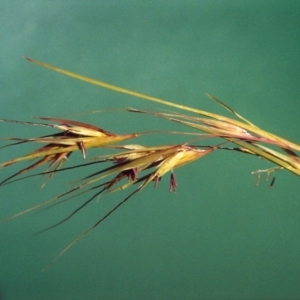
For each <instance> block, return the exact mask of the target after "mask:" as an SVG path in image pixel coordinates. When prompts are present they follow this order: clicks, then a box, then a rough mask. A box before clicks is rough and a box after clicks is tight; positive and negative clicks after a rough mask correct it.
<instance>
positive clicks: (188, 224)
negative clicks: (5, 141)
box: [0, 0, 300, 300]
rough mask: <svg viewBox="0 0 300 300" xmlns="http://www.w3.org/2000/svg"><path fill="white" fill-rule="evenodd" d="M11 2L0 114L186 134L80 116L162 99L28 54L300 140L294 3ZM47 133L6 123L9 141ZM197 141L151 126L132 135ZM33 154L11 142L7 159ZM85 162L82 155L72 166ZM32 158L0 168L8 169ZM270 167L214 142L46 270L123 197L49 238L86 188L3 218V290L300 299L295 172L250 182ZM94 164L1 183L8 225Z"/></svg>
mask: <svg viewBox="0 0 300 300" xmlns="http://www.w3.org/2000/svg"><path fill="white" fill-rule="evenodd" d="M0 7H1V12H0V40H1V47H0V51H1V55H0V61H1V71H0V76H1V81H0V101H1V102H0V103H1V118H7V119H16V120H23V121H26V120H32V119H31V117H33V116H52V117H66V118H69V119H76V120H80V121H84V122H89V123H91V124H95V125H97V126H99V127H101V128H104V129H106V130H108V131H112V132H117V133H128V132H138V131H142V130H150V129H158V130H171V129H174V130H175V129H176V130H186V128H184V127H181V126H179V125H176V124H172V123H168V122H166V121H162V120H159V119H156V118H154V117H151V116H139V115H130V114H126V113H124V112H123V113H122V112H106V113H98V114H84V115H80V116H79V115H78V114H80V113H82V112H89V111H94V110H101V109H102V110H104V109H110V108H125V107H136V108H140V109H157V110H158V109H165V107H162V106H159V105H156V104H153V103H150V102H145V101H143V100H139V99H137V98H132V97H129V96H126V95H121V94H118V93H114V92H111V91H107V90H104V89H101V88H99V87H96V86H92V85H89V84H86V83H83V82H78V81H76V80H74V79H71V78H67V77H64V76H62V75H59V74H57V73H54V72H50V71H48V70H45V69H43V68H39V67H37V66H35V65H32V64H30V63H28V62H26V61H25V60H23V59H22V56H23V55H25V56H29V57H32V58H35V59H39V60H42V61H45V62H48V63H51V64H53V65H57V66H60V67H62V68H65V69H69V70H72V71H75V72H78V73H80V74H84V75H88V76H90V77H94V78H98V79H101V80H104V81H107V82H110V83H113V84H116V85H119V86H122V87H126V88H129V89H133V90H136V91H139V92H143V93H146V94H150V95H153V96H156V97H160V98H162V99H167V100H171V101H174V102H177V103H182V104H185V105H190V106H194V107H199V108H201V109H205V110H208V111H214V112H218V113H224V114H227V112H226V111H224V110H223V109H222V108H220V107H218V105H216V104H215V103H213V102H211V101H210V100H209V99H208V98H207V97H206V96H205V93H206V92H209V93H211V94H213V95H215V96H216V97H218V98H220V99H221V100H222V101H224V102H225V103H227V104H228V105H230V106H231V107H233V108H234V109H235V110H236V111H238V112H239V113H240V114H242V115H243V116H245V117H246V118H248V119H249V120H251V121H252V122H253V123H255V124H257V125H258V126H260V127H262V128H264V129H266V130H269V131H272V132H274V133H276V134H278V135H282V136H284V137H286V138H288V139H291V140H293V141H298V142H299V141H300V140H299V130H298V128H299V113H300V104H299V94H300V85H299V75H300V67H299V66H300V56H299V53H300V18H299V15H300V2H299V1H292V0H290V1H268V0H265V1H180V0H177V1H91V0H88V1H69V0H68V1H41V0H36V1H34V0H28V1H17V0H14V1H8V0H2V1H0ZM76 114H77V115H76ZM51 132H52V131H49V130H48V129H47V128H39V127H32V126H25V125H17V124H9V123H1V124H0V133H1V134H0V135H1V137H9V136H14V137H35V136H40V135H45V134H50V133H51ZM186 139H187V137H184V138H182V137H176V136H175V137H174V136H172V137H168V136H162V135H159V136H156V135H149V136H147V137H146V138H142V139H140V140H137V141H134V143H137V142H139V143H144V144H147V143H148V144H149V145H150V144H155V145H157V144H164V143H171V142H176V141H177V142H178V141H179V140H180V141H186ZM31 149H33V148H31V147H30V145H23V146H20V147H13V148H3V149H1V152H0V159H1V162H3V161H6V160H9V159H11V158H14V157H17V156H20V155H22V154H25V153H27V152H28V151H29V150H31ZM99 153H100V152H99V151H90V152H89V153H88V155H89V157H92V156H93V155H97V154H99ZM80 162H82V160H81V157H80V155H79V153H78V154H76V155H74V156H72V157H71V158H70V162H68V164H69V165H72V164H75V163H80ZM25 166H26V164H20V165H16V166H11V167H9V168H7V169H2V170H1V179H5V178H6V177H8V176H9V175H11V174H13V172H16V171H17V170H19V169H20V168H21V167H25ZM268 167H272V164H271V163H269V162H266V161H263V160H261V159H259V158H256V157H250V156H249V157H248V156H246V155H242V154H239V153H231V152H219V153H213V154H212V155H209V156H207V157H205V158H203V159H201V160H199V161H197V162H195V163H193V164H192V165H188V166H186V167H184V168H182V169H179V170H177V171H176V176H177V179H178V182H179V186H178V190H177V192H176V193H173V194H170V193H169V192H168V185H169V182H168V176H167V177H165V178H163V179H162V181H161V182H160V184H159V186H158V187H157V189H153V188H152V186H149V187H147V189H146V190H144V191H143V192H142V193H140V194H138V195H135V196H134V197H133V198H132V199H131V200H130V201H128V202H127V203H126V204H125V205H124V206H122V207H121V208H120V209H119V210H118V211H117V212H115V213H114V214H113V215H111V216H110V217H109V218H108V219H107V220H106V221H105V222H103V223H102V224H101V226H100V227H98V228H97V229H96V230H95V231H93V232H92V233H91V234H90V235H88V236H87V237H85V238H84V239H83V240H82V241H80V242H79V243H78V244H76V245H75V246H74V247H73V248H71V249H70V250H69V251H68V252H67V253H66V254H65V255H63V256H62V257H61V258H60V259H59V260H58V261H57V262H56V263H55V264H54V265H53V267H52V268H50V269H49V270H48V271H47V272H41V270H42V268H43V267H44V266H45V265H47V263H48V262H49V261H51V260H52V259H53V258H54V257H55V256H56V255H57V254H58V253H59V252H60V251H61V250H62V249H63V248H64V247H65V246H66V245H67V244H68V243H69V242H70V241H72V240H73V239H74V238H75V237H76V236H77V235H78V234H80V233H81V232H83V231H84V230H85V229H87V228H88V227H89V226H91V225H92V224H94V223H95V222H96V220H98V219H99V218H100V217H101V216H102V215H103V214H104V213H105V212H106V211H108V210H109V208H110V207H112V206H113V205H114V204H115V203H117V202H118V201H120V200H121V199H123V197H125V195H127V194H128V191H124V192H121V193H116V194H111V195H106V196H105V197H104V196H103V197H101V198H100V199H99V200H98V201H95V202H93V203H92V204H91V205H90V207H89V208H86V209H84V210H83V211H82V212H81V213H80V214H78V215H77V216H76V217H74V218H72V220H70V221H69V222H67V223H65V224H63V225H62V226H60V227H58V228H55V229H53V230H51V231H48V232H46V233H44V234H42V235H38V236H35V235H34V234H35V233H36V232H37V231H38V230H40V229H43V228H45V227H47V226H49V225H51V224H53V223H55V222H56V221H58V220H60V219H61V218H63V217H64V216H66V215H68V213H70V212H71V211H72V210H73V209H74V208H75V207H77V206H78V205H79V204H80V203H82V202H83V201H84V199H86V198H85V197H80V198H78V199H74V200H72V201H69V202H67V203H65V204H62V205H60V206H56V207H53V208H52V209H49V210H46V211H42V212H41V213H37V214H34V213H32V214H28V215H25V216H22V217H20V218H17V219H15V220H13V221H10V222H7V223H4V224H1V226H0V245H1V255H0V266H1V267H0V268H1V272H0V299H1V300H2V299H31V300H33V299H56V300H57V299H64V300H66V299H299V298H300V284H299V283H300V257H299V254H300V239H299V236H300V199H299V194H298V193H299V179H298V178H296V176H295V175H293V174H289V173H288V172H287V171H282V172H278V174H276V182H275V185H274V187H273V188H272V189H269V183H268V182H265V180H264V178H262V180H261V182H260V185H259V187H255V180H256V178H255V177H254V176H253V175H251V171H254V170H257V169H260V168H262V169H263V168H268ZM94 169H95V167H94ZM94 169H93V170H94ZM96 169H97V168H96ZM91 170H92V169H90V170H83V169H82V170H80V169H79V170H76V171H72V172H70V173H69V174H66V173H60V174H57V175H56V176H55V178H54V179H53V180H51V181H50V182H49V183H48V185H47V186H46V187H45V188H44V189H42V190H39V186H40V185H41V184H42V183H43V181H44V180H43V179H40V178H36V177H35V178H31V179H28V180H24V181H19V182H16V183H15V184H11V185H6V186H3V187H1V196H0V198H1V199H0V205H1V209H0V217H1V219H4V218H6V217H8V216H10V215H12V214H14V213H16V212H19V211H21V210H22V209H25V208H28V207H30V206H33V205H36V204H37V203H40V202H41V201H42V200H47V199H50V198H51V197H53V196H55V195H57V194H59V193H61V192H63V191H64V190H66V189H68V188H70V185H69V182H71V181H74V180H76V179H78V178H80V177H82V176H83V174H88V173H89V172H91ZM297 186H298V188H297Z"/></svg>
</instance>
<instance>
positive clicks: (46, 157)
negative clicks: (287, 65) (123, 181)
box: [0, 118, 137, 185]
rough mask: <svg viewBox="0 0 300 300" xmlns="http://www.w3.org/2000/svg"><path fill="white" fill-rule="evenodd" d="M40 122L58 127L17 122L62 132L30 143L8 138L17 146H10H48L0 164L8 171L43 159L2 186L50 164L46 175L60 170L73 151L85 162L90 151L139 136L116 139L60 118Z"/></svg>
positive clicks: (116, 136) (92, 128) (100, 131)
mask: <svg viewBox="0 0 300 300" xmlns="http://www.w3.org/2000/svg"><path fill="white" fill-rule="evenodd" d="M40 119H42V120H46V121H51V122H58V124H41V123H29V122H18V123H23V124H30V125H38V126H47V127H52V128H55V129H58V130H60V131H62V132H60V133H56V134H53V135H48V136H43V137H39V138H31V139H20V138H9V139H8V140H17V141H18V142H17V143H14V144H10V145H7V146H13V145H17V144H22V143H26V142H36V143H46V145H45V146H43V147H41V148H39V149H37V150H35V151H33V152H30V153H29V154H27V155H24V156H21V157H19V158H15V159H12V160H9V161H7V162H4V163H1V164H0V167H7V166H9V165H12V164H14V163H17V162H20V161H24V160H30V159H37V158H40V159H39V160H38V161H37V162H35V163H34V164H32V165H30V166H28V167H26V168H24V169H22V170H20V171H19V172H17V173H15V174H14V175H12V176H10V177H9V178H7V179H5V180H4V181H2V182H1V184H4V183H5V182H7V181H8V180H10V179H11V178H13V177H15V176H17V175H20V174H22V173H25V172H28V171H29V170H32V169H35V168H37V167H39V166H42V165H44V164H46V163H48V162H49V166H48V168H47V169H46V171H45V172H48V171H49V170H50V168H52V167H55V168H54V169H53V172H54V171H55V170H57V169H59V168H60V167H61V166H62V165H63V163H64V162H65V161H66V159H67V158H68V157H70V155H71V154H72V153H73V152H74V151H77V150H80V151H81V153H82V156H83V158H86V155H87V149H89V148H97V147H103V146H106V145H108V144H113V143H116V142H119V141H122V140H126V139H130V138H134V137H136V136H137V134H127V135H117V134H114V133H111V132H108V131H105V130H103V129H101V128H98V127H96V126H93V125H90V124H86V123H82V122H77V121H72V120H66V119H57V118H40ZM2 121H6V122H16V121H10V120H2ZM7 146H4V147H7ZM2 148H3V147H2ZM53 174H54V173H51V174H50V177H51V176H53ZM1 184H0V185H1Z"/></svg>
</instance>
